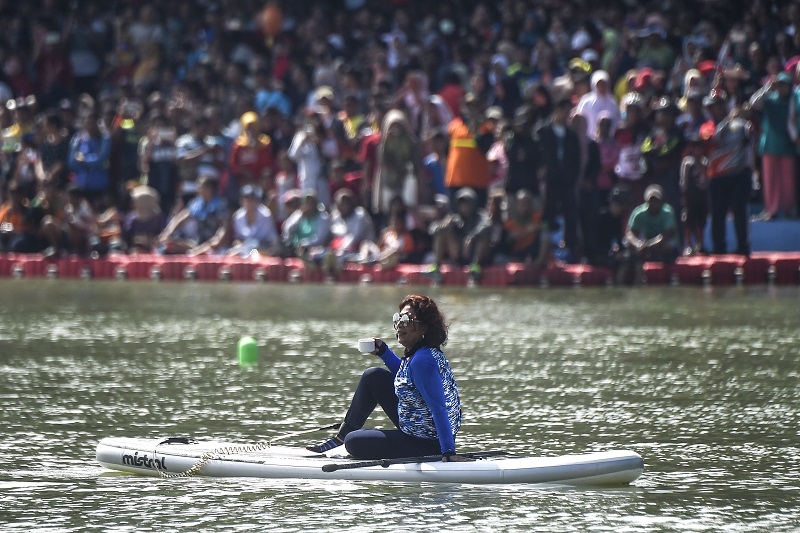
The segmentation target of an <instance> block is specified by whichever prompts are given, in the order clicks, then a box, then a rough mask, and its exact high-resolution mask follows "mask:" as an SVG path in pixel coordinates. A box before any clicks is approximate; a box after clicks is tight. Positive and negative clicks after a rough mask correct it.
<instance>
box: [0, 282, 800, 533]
mask: <svg viewBox="0 0 800 533" xmlns="http://www.w3.org/2000/svg"><path fill="white" fill-rule="evenodd" d="M411 290H413V288H408V287H393V286H373V287H363V286H329V285H322V286H300V285H246V284H233V285H224V284H202V283H178V284H170V283H163V284H159V283H152V282H138V283H134V282H100V281H92V282H68V281H49V280H38V281H37V280H27V281H24V280H0V427H1V428H2V430H0V431H2V432H1V433H0V434H2V435H3V436H4V438H3V439H2V440H0V459H2V460H0V530H2V531H114V532H128V531H208V530H213V531H267V530H268V531H300V530H302V531H328V530H334V529H342V530H350V531H397V530H406V531H589V530H591V531H613V532H617V533H619V532H626V531H725V532H731V531H735V532H740V531H748V532H749V531H753V532H756V531H758V532H761V531H796V530H798V528H800V510H799V509H798V505H797V494H798V493H800V492H798V489H800V476H798V472H800V438H799V435H798V428H799V427H800V420H799V418H800V417H798V410H799V409H800V398H799V397H798V383H800V380H798V373H799V371H800V328H799V327H798V324H799V323H800V321H799V320H798V319H800V307H798V304H799V303H800V290H798V288H796V287H785V288H780V289H771V288H767V287H763V288H747V289H725V290H720V289H713V290H710V291H708V290H703V289H699V288H674V287H670V288H643V289H636V290H622V289H549V290H547V289H525V290H502V291H486V290H481V289H476V290H447V289H436V290H431V289H418V290H424V291H427V293H428V294H430V295H432V296H434V297H435V298H436V299H437V300H438V301H439V303H440V305H441V307H442V308H443V310H444V312H445V314H446V315H447V317H448V318H449V320H450V322H451V341H450V343H449V344H448V346H447V347H446V350H445V352H446V353H447V354H448V357H449V358H450V360H451V363H452V366H453V368H454V372H455V373H456V377H457V379H458V382H459V388H460V390H461V396H462V401H463V407H464V411H465V419H464V426H463V428H462V434H460V435H459V438H458V444H459V446H460V448H462V449H476V448H485V449H505V450H508V451H509V452H513V453H517V454H529V455H539V454H542V455H549V454H562V453H572V452H584V451H592V450H605V449H611V448H627V449H632V450H635V451H636V452H638V453H640V454H641V455H642V456H643V457H644V459H645V465H646V466H645V468H646V470H645V474H644V475H643V476H642V477H641V478H640V479H639V480H637V481H636V482H635V483H634V484H633V485H632V486H630V487H625V488H619V489H596V488H593V489H573V488H564V487H555V486H501V487H497V486H492V487H485V486H468V485H434V484H422V485H414V484H395V483H385V482H347V481H332V482H322V481H302V480H280V481H277V480H257V479H256V480H254V479H204V478H192V479H177V480H174V479H169V480H162V479H153V478H142V477H133V476H127V475H117V474H113V473H110V472H108V471H106V470H104V469H103V468H101V467H100V466H99V465H97V464H96V463H95V462H94V448H95V446H96V444H97V442H98V440H99V439H101V438H102V437H105V436H141V437H160V436H171V435H191V436H195V437H201V438H206V437H207V438H220V439H229V440H238V441H246V442H254V441H258V440H261V439H263V438H268V437H275V436H279V435H282V434H285V433H289V432H292V431H295V430H298V429H304V428H308V427H314V426H318V425H323V424H328V423H331V422H334V421H336V420H337V419H338V417H339V416H340V415H341V414H342V413H343V412H344V410H345V409H346V407H347V403H348V401H349V398H350V394H351V390H352V387H353V386H354V384H355V382H356V380H357V379H358V376H359V375H360V373H361V372H362V371H363V369H364V368H366V367H367V366H369V365H371V364H375V363H376V362H377V360H374V359H372V358H371V357H369V356H364V355H361V354H359V353H358V352H356V350H355V349H354V344H355V340H356V339H357V338H359V337H364V336H372V335H377V336H381V337H383V338H385V339H389V341H390V342H391V339H392V336H391V333H392V331H391V325H390V316H391V314H392V312H393V311H394V310H395V307H396V304H397V302H399V300H400V298H401V297H402V296H404V295H405V294H406V293H407V292H409V291H411ZM245 335H252V336H253V337H255V338H256V339H258V341H259V346H260V359H261V360H260V363H259V365H258V366H256V367H252V368H245V369H243V368H240V367H239V366H238V364H237V360H236V342H237V341H238V339H239V338H240V337H242V336H245ZM386 424H388V421H386V419H385V418H382V417H376V418H375V420H374V425H378V426H386ZM324 436H325V435H324V434H322V435H312V436H311V439H312V440H315V439H318V438H321V437H324ZM287 443H288V444H297V445H302V444H305V443H307V439H305V438H302V437H297V438H295V439H294V440H290V441H287Z"/></svg>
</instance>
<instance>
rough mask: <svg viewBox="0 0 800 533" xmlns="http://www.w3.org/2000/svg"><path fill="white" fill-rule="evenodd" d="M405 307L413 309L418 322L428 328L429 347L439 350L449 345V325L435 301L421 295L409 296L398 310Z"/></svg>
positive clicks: (427, 341) (426, 337) (426, 335)
mask: <svg viewBox="0 0 800 533" xmlns="http://www.w3.org/2000/svg"><path fill="white" fill-rule="evenodd" d="M405 306H409V307H411V309H413V310H414V312H415V313H416V315H417V320H419V321H420V323H421V324H423V325H424V326H425V327H426V328H427V329H426V330H425V344H426V345H427V346H429V347H431V348H439V347H441V346H444V345H446V344H447V329H448V325H447V324H446V323H445V321H444V315H443V314H442V312H441V311H439V307H438V306H437V305H436V302H434V301H433V299H431V298H429V297H427V296H423V295H421V294H409V295H408V296H406V297H405V298H403V301H402V302H400V306H399V307H398V309H399V310H402V309H403V308H404V307H405Z"/></svg>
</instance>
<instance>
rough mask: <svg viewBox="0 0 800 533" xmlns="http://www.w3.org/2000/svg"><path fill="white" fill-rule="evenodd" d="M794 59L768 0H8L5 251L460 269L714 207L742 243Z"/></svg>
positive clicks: (799, 31) (789, 141)
mask: <svg viewBox="0 0 800 533" xmlns="http://www.w3.org/2000/svg"><path fill="white" fill-rule="evenodd" d="M798 63H800V3H798V2H788V1H786V2H785V1H778V0H773V1H767V0H754V1H752V2H720V1H714V0H705V1H690V0H660V1H657V2H656V1H644V2H637V1H633V0H618V1H616V2H614V1H612V2H589V1H588V0H558V1H553V0H501V1H497V2H487V1H470V0H462V1H441V2H421V1H417V0H393V1H387V0H338V1H317V2H314V1H305V2H294V1H275V0H273V1H270V2H268V3H264V2H263V1H262V0H175V1H170V2H161V3H158V2H153V1H151V0H127V1H123V0H117V1H105V0H71V1H69V2H61V1H58V0H30V1H27V2H14V1H12V0H3V1H0V66H2V72H0V102H5V104H4V105H2V106H0V130H1V133H2V146H1V147H0V148H1V150H0V195H2V197H1V198H0V200H1V201H0V204H1V206H0V224H1V225H0V246H2V250H6V251H16V252H27V253H44V254H46V255H48V256H58V255H62V254H82V255H84V254H85V255H94V256H98V255H103V254H107V253H163V254H178V253H180V254H190V255H199V254H235V255H241V256H249V255H254V254H260V255H277V256H283V257H286V256H296V257H302V258H303V259H304V260H306V261H307V262H308V263H309V264H311V265H317V266H319V267H320V268H324V269H326V270H327V271H328V272H330V273H331V274H332V275H335V273H336V271H337V270H338V269H340V268H342V266H343V265H344V264H345V263H347V262H362V263H377V264H381V265H383V266H392V265H394V264H397V263H398V262H417V263H425V264H430V272H431V274H432V275H437V274H438V272H439V266H440V265H442V264H445V263H455V264H463V265H468V266H469V268H470V271H471V272H472V273H473V274H474V275H475V276H479V275H480V270H481V267H482V266H485V265H487V264H491V263H493V262H498V261H523V262H527V263H530V264H533V265H536V266H544V265H545V264H547V263H548V262H550V261H552V260H554V258H555V260H560V261H574V262H580V261H584V262H589V263H592V264H601V265H612V266H620V265H623V266H625V265H629V264H630V263H631V261H634V260H635V259H636V258H640V259H642V260H644V259H648V260H664V261H670V260H673V259H674V258H675V257H677V256H678V255H680V254H698V253H709V252H710V253H723V252H725V251H726V249H727V248H728V243H727V242H726V237H727V236H726V235H725V219H726V217H727V216H728V214H729V213H732V214H733V218H734V220H735V227H736V246H735V250H736V253H740V254H744V255H747V254H749V251H750V250H749V237H748V224H749V216H750V212H751V210H752V206H753V205H756V204H763V210H762V212H761V213H760V214H758V215H757V216H758V217H759V218H761V219H765V220H767V219H774V218H784V217H790V218H793V217H796V216H797V205H798V202H797V194H798V187H797V172H798V169H800V165H797V163H796V161H797V154H798V149H797V146H798V145H800V143H798V135H797V129H798V126H800V114H798V113H797V109H798V106H799V105H800V89H798V88H797V87H796V83H797V81H798V79H800V78H798V75H797V73H798ZM709 218H710V223H711V227H712V240H713V247H712V249H711V250H706V249H705V247H704V244H703V230H704V228H705V226H706V224H707V222H708V220H709ZM553 235H556V236H558V238H557V239H555V241H554V240H553V238H552V236H553Z"/></svg>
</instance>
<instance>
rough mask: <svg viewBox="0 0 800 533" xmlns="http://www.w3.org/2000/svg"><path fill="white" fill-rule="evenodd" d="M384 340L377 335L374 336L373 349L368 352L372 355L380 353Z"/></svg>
mask: <svg viewBox="0 0 800 533" xmlns="http://www.w3.org/2000/svg"><path fill="white" fill-rule="evenodd" d="M383 344H384V342H383V341H382V340H380V339H379V338H378V337H375V351H372V352H370V353H371V354H372V355H378V354H379V353H381V349H382V348H383Z"/></svg>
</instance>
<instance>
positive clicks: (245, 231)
mask: <svg viewBox="0 0 800 533" xmlns="http://www.w3.org/2000/svg"><path fill="white" fill-rule="evenodd" d="M233 238H234V239H236V240H238V241H242V242H247V241H254V242H257V243H258V245H257V246H258V247H260V248H270V247H272V246H273V245H275V244H276V243H277V242H278V230H277V229H276V227H275V220H273V218H272V213H271V212H270V210H269V208H268V207H267V206H265V205H259V206H258V209H257V211H256V218H255V221H254V222H253V223H252V224H250V223H248V221H247V212H246V211H245V209H244V207H242V208H240V209H238V210H237V211H236V212H235V213H234V214H233Z"/></svg>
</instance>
